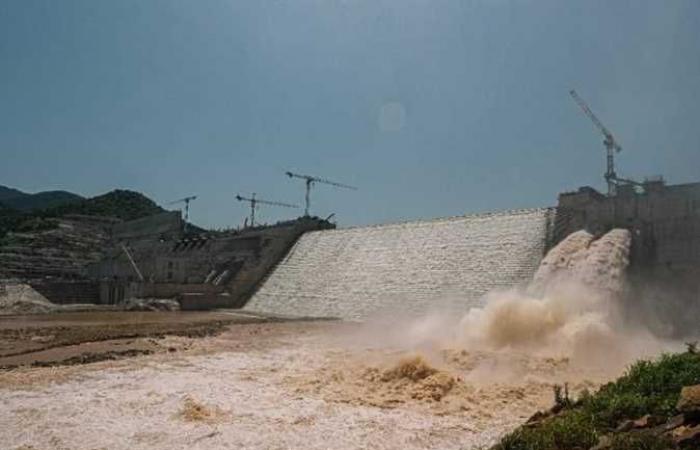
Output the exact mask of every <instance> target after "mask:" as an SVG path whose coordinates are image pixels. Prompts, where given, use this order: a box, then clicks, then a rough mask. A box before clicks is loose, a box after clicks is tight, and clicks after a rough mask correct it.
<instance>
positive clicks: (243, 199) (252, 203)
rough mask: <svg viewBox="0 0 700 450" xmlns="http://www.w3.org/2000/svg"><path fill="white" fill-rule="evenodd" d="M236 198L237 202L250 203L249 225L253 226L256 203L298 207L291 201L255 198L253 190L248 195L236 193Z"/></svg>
mask: <svg viewBox="0 0 700 450" xmlns="http://www.w3.org/2000/svg"><path fill="white" fill-rule="evenodd" d="M236 200H238V201H239V202H248V203H250V226H251V227H253V226H255V209H256V208H257V207H258V205H270V206H282V207H285V208H298V207H299V206H298V205H292V204H291V203H282V202H273V201H269V200H262V199H259V198H255V192H253V194H252V195H251V196H250V198H248V197H243V196H241V195H236Z"/></svg>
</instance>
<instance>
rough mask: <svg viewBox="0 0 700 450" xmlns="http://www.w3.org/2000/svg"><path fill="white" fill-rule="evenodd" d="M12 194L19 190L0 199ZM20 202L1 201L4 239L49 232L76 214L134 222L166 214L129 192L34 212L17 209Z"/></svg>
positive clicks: (6, 191)
mask: <svg viewBox="0 0 700 450" xmlns="http://www.w3.org/2000/svg"><path fill="white" fill-rule="evenodd" d="M11 191H16V190H13V189H9V188H4V187H3V190H2V191H0V195H5V196H7V195H13V193H12V192H11ZM16 192H19V191H16ZM56 192H62V191H56ZM42 194H43V193H42ZM48 194H50V193H48ZM67 194H70V193H67ZM25 195H29V194H25ZM35 195H37V194H34V195H32V197H34V196H35ZM70 195H74V194H70ZM75 197H78V196H75ZM18 198H20V197H12V198H9V199H5V200H0V238H2V237H3V236H5V235H6V234H7V233H8V232H11V231H14V232H34V231H44V230H49V229H52V228H55V227H56V226H58V222H57V219H61V218H63V217H66V216H69V215H74V214H78V215H83V216H94V217H109V218H114V219H119V220H133V219H139V218H141V217H146V216H150V215H152V214H158V213H161V212H163V211H165V210H164V209H163V208H161V207H160V206H158V205H157V204H156V203H155V202H154V201H153V200H151V199H150V198H148V197H146V196H145V195H143V194H141V193H138V192H134V191H128V190H114V191H111V192H108V193H106V194H103V195H99V196H97V197H93V198H88V199H83V198H82V197H78V198H79V200H75V199H74V200H72V201H68V202H64V203H60V204H59V205H57V206H52V207H48V208H43V209H33V210H21V209H19V208H16V207H15V206H13V205H14V204H16V202H13V201H12V200H13V199H15V200H16V199H18ZM53 198H54V199H57V198H58V197H57V196H56V197H53ZM64 198H68V197H64ZM26 204H27V203H25V205H26ZM1 244H2V243H0V245H1Z"/></svg>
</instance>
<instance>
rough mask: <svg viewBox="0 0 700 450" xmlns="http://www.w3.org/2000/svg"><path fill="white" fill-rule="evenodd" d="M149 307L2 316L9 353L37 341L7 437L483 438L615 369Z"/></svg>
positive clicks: (228, 441) (471, 441)
mask: <svg viewBox="0 0 700 450" xmlns="http://www.w3.org/2000/svg"><path fill="white" fill-rule="evenodd" d="M148 314H154V315H153V316H152V317H153V318H154V319H155V318H157V320H154V321H153V322H152V323H151V325H150V326H149V327H144V328H143V330H144V331H143V332H142V334H139V335H138V336H130V337H125V336H124V334H125V333H133V332H134V331H133V330H135V329H136V328H137V327H135V325H134V323H133V322H132V321H130V320H126V319H124V320H123V321H122V322H120V321H119V320H113V321H112V322H111V323H110V324H109V325H108V326H105V322H103V321H100V320H102V319H103V318H95V320H94V322H91V323H90V325H86V326H85V327H84V328H85V329H84V330H82V331H73V332H70V333H66V334H61V331H60V330H62V329H64V328H66V323H67V322H68V321H69V318H68V317H66V316H63V315H57V316H55V318H51V319H48V320H44V321H43V322H41V321H40V320H37V319H36V318H31V319H29V318H25V319H22V320H24V321H27V322H25V323H24V324H20V323H13V324H12V325H10V323H12V321H8V322H3V326H2V330H3V333H4V334H3V336H4V337H3V339H4V341H3V342H4V344H3V345H4V347H3V351H4V352H5V353H8V352H9V350H8V349H9V348H11V347H10V346H8V345H9V344H10V342H14V343H15V345H16V344H17V343H19V342H20V341H21V340H18V338H17V336H18V333H19V332H18V331H17V330H23V331H22V333H25V336H26V337H28V342H27V339H25V340H24V342H25V344H23V345H24V347H17V346H15V347H14V348H15V350H17V349H19V348H24V349H25V350H26V351H28V352H29V351H30V350H32V349H33V350H32V351H31V352H30V353H25V355H20V356H26V357H27V358H28V359H27V360H26V361H25V365H24V366H22V367H17V362H16V361H15V363H13V364H7V363H6V365H8V366H14V367H13V368H11V369H5V370H0V409H2V411H3V414H0V442H3V446H4V448H9V449H20V448H21V449H30V448H31V449H65V448H70V449H98V448H99V449H102V448H108V449H190V448H201V449H205V448H207V449H208V448H252V449H282V448H308V449H327V448H334V449H357V448H368V449H369V448H371V449H398V448H401V449H424V448H443V449H468V448H480V447H485V446H488V445H489V444H492V443H493V442H494V441H495V440H496V439H497V438H498V436H500V435H502V434H503V433H505V432H507V431H509V430H511V429H513V428H514V427H515V426H517V425H518V424H520V423H522V422H523V421H524V420H525V419H526V418H528V417H529V416H530V415H531V414H532V413H533V412H535V411H537V410H541V409H544V408H547V407H549V406H551V404H552V399H553V395H552V387H553V385H554V384H562V383H568V385H569V387H570V389H571V390H572V391H573V392H576V391H577V390H582V389H584V388H587V389H592V388H594V387H595V386H597V385H598V384H599V383H601V382H602V381H604V380H606V379H607V378H606V377H607V375H605V376H603V375H601V374H597V373H586V372H585V371H582V370H580V368H575V367H572V366H571V365H570V363H569V361H568V360H567V359H565V358H562V359H556V358H544V357H534V356H529V355H525V354H518V353H509V352H470V351H465V350H460V349H458V348H449V347H445V346H441V345H433V346H430V345H427V346H426V345H421V346H415V345H412V344H406V343H401V342H400V339H398V340H397V339H387V338H386V336H383V335H381V333H378V332H377V328H376V327H375V328H373V329H372V328H368V327H367V326H365V325H359V324H351V323H345V322H328V321H327V322H318V321H316V322H301V321H297V322H269V323H248V324H240V323H238V324H236V323H235V322H236V320H238V319H241V318H237V317H234V316H230V319H229V320H230V321H229V322H226V321H227V319H225V318H222V317H221V315H220V313H219V314H201V315H193V316H192V318H187V319H185V318H180V317H181V316H179V315H167V314H159V313H148ZM241 320H242V319H241ZM248 320H254V319H252V318H248ZM257 320H261V319H257ZM30 325H31V326H30ZM168 327H172V328H168ZM67 328H70V327H67ZM95 328H101V329H103V330H105V331H101V332H97V331H95ZM166 329H168V330H170V331H168V332H166ZM188 330H190V331H192V330H196V331H192V332H193V333H194V335H195V336H202V335H203V334H207V336H204V337H196V338H195V337H190V336H189V335H188V333H189V332H190V331H188ZM401 330H402V327H400V326H399V327H397V328H396V330H395V331H396V332H397V334H398V335H401ZM13 333H14V334H13ZM81 333H83V334H82V335H81ZM50 336H54V338H52V339H63V341H61V342H71V340H73V342H77V341H80V340H81V339H83V338H85V337H87V336H90V337H91V338H92V337H93V336H96V337H99V338H105V339H107V340H100V341H91V342H83V343H81V344H72V345H74V346H77V347H81V346H82V349H83V350H84V351H83V352H82V353H78V354H73V356H69V355H68V353H66V354H62V355H60V356H56V355H58V352H63V351H65V349H66V348H69V347H70V345H69V346H60V347H52V348H44V349H43V350H42V347H41V345H48V346H49V347H50V346H51V345H52V344H51V343H50V340H49V339H48V337H50ZM80 336H82V337H80ZM37 338H38V339H37ZM13 339H14V341H12V340H13ZM44 339H46V342H41V341H42V340H44ZM51 351H53V352H56V353H55V354H54V356H55V358H54V361H53V363H54V364H55V363H57V362H58V361H62V362H63V364H59V365H54V366H53V367H42V366H43V365H45V364H44V362H42V361H43V360H41V358H38V357H37V356H36V355H38V354H39V353H41V352H51ZM110 352H111V353H110ZM119 352H122V353H119ZM124 352H130V353H128V354H127V353H124ZM91 354H101V355H103V356H104V355H107V356H106V357H104V358H102V359H104V360H102V361H97V362H91V361H93V359H91V357H90V355H91ZM27 355H34V356H27ZM80 355H83V356H80ZM85 355H87V356H85ZM123 356H133V357H129V358H124V357H123ZM3 358H4V359H5V361H8V360H9V358H12V357H10V356H5V357H3ZM71 358H73V359H71ZM81 358H82V359H81ZM40 360H41V361H40ZM70 363H73V364H72V365H69V364H70ZM75 363H82V364H75ZM47 364H52V363H51V362H49V363H47ZM32 365H34V367H32ZM37 366H38V367H37Z"/></svg>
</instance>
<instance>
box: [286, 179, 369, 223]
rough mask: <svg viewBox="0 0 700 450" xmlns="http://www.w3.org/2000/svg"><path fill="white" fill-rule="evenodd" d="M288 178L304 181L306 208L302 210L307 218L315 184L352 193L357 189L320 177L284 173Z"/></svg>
mask: <svg viewBox="0 0 700 450" xmlns="http://www.w3.org/2000/svg"><path fill="white" fill-rule="evenodd" d="M285 174H287V176H288V177H289V178H299V179H301V180H304V182H305V183H306V197H305V203H306V207H305V209H304V216H305V217H308V216H309V207H310V205H311V198H310V197H311V187H312V186H313V185H314V184H316V183H322V184H329V185H331V186H335V187H340V188H345V189H351V190H353V191H356V190H357V188H356V187H354V186H350V185H348V184H343V183H337V182H335V181H331V180H327V179H325V178H321V177H314V176H311V175H300V174H298V173H294V172H285Z"/></svg>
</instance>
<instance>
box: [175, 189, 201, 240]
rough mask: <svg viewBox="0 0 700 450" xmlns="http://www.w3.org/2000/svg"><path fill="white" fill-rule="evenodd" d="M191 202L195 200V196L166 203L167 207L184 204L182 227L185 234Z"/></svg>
mask: <svg viewBox="0 0 700 450" xmlns="http://www.w3.org/2000/svg"><path fill="white" fill-rule="evenodd" d="M193 200H197V196H196V195H192V196H190V197H185V198H181V199H180V200H175V201H173V202H170V203H168V205H174V204H176V203H184V204H185V226H184V232H185V233H186V232H187V223H188V222H189V220H190V202H191V201H193Z"/></svg>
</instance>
